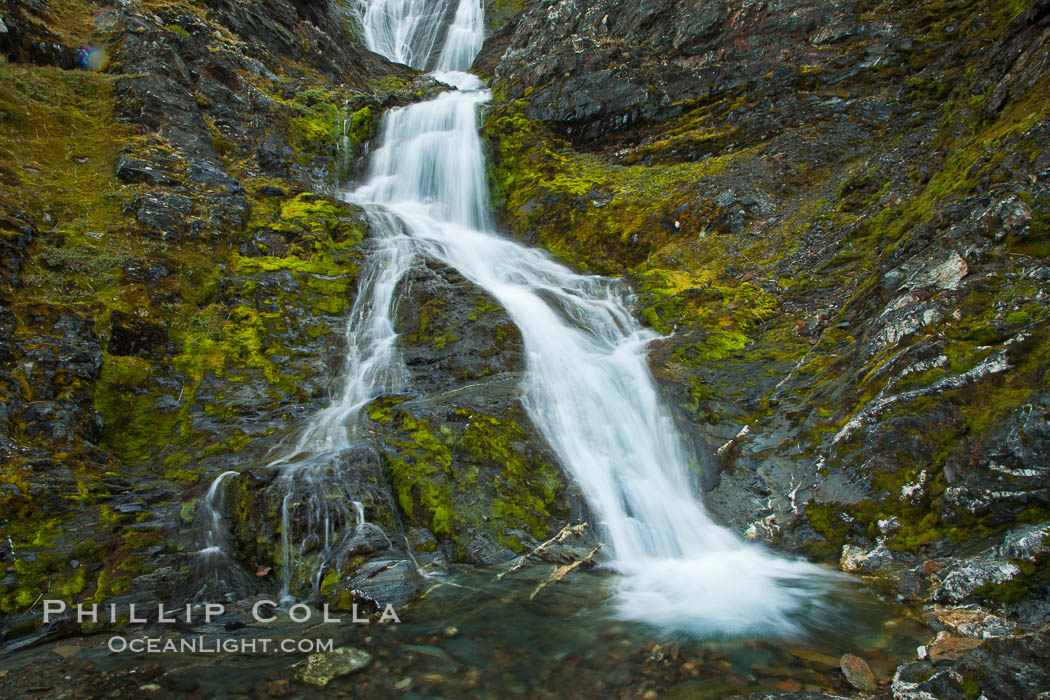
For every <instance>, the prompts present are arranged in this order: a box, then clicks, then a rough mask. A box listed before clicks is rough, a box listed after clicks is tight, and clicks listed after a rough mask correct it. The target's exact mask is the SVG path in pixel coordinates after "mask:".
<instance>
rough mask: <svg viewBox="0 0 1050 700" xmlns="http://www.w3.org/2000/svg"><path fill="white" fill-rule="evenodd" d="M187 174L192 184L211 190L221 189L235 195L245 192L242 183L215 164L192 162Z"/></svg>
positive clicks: (201, 161)
mask: <svg viewBox="0 0 1050 700" xmlns="http://www.w3.org/2000/svg"><path fill="white" fill-rule="evenodd" d="M187 174H188V175H189V178H190V181H191V182H196V183H198V184H202V185H205V186H206V187H209V188H221V189H224V190H226V191H227V192H232V193H235V194H241V193H243V192H244V188H243V187H241V183H239V182H237V181H236V180H234V179H233V178H232V177H230V176H229V175H228V174H226V171H224V170H223V169H222V168H220V167H219V166H217V165H216V164H215V163H212V162H209V161H206V160H192V161H190V165H189V170H188V173H187Z"/></svg>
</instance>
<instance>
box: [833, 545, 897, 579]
mask: <svg viewBox="0 0 1050 700" xmlns="http://www.w3.org/2000/svg"><path fill="white" fill-rule="evenodd" d="M895 566H900V564H898V563H897V561H896V559H895V557H894V555H893V552H891V551H890V550H889V549H888V548H887V547H886V542H885V539H883V540H882V541H880V542H879V543H878V545H877V546H876V547H875V548H874V549H871V550H868V549H865V548H863V547H857V546H854V545H849V544H847V545H843V547H842V557H841V559H840V560H839V568H841V569H842V570H843V571H849V572H859V573H867V574H872V573H876V572H878V571H883V570H886V569H891V568H894V567H895Z"/></svg>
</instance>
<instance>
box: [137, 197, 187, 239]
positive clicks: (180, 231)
mask: <svg viewBox="0 0 1050 700" xmlns="http://www.w3.org/2000/svg"><path fill="white" fill-rule="evenodd" d="M193 207H194V205H193V199H191V197H190V196H189V192H187V191H185V190H181V189H180V190H175V191H173V192H165V191H160V190H157V191H153V192H148V193H145V194H137V195H135V197H134V198H133V199H132V200H131V201H130V202H127V203H126V204H125V211H133V212H135V218H136V220H138V222H139V224H140V225H141V226H142V227H143V228H144V229H145V230H146V231H147V232H149V233H152V234H155V235H159V236H160V237H161V238H165V239H174V240H178V239H179V238H181V237H183V236H184V235H186V233H187V232H188V231H189V229H190V226H189V222H188V221H187V219H188V217H189V216H190V214H191V213H192V212H193Z"/></svg>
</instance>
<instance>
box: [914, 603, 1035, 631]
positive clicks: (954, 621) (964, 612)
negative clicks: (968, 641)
mask: <svg viewBox="0 0 1050 700" xmlns="http://www.w3.org/2000/svg"><path fill="white" fill-rule="evenodd" d="M932 615H933V616H934V617H936V619H937V620H938V621H939V622H940V623H941V624H943V625H945V626H947V627H948V628H949V629H951V630H952V631H954V632H956V633H957V634H960V635H962V636H964V637H971V638H974V639H991V638H992V637H1003V636H1009V635H1011V634H1013V632H1014V630H1015V628H1016V626H1017V625H1016V624H1015V623H1013V622H1010V621H1009V620H1006V619H1005V618H1002V617H1000V616H998V615H996V614H994V613H991V612H989V611H987V610H983V609H981V608H979V607H977V606H972V605H970V606H962V607H946V606H941V605H935V606H934V607H933V610H932Z"/></svg>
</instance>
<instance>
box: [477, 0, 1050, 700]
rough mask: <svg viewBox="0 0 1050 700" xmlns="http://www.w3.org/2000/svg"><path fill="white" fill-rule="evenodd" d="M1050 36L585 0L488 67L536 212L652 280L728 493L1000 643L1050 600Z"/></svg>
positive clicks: (521, 230) (494, 139)
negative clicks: (1000, 628) (997, 629)
mask: <svg viewBox="0 0 1050 700" xmlns="http://www.w3.org/2000/svg"><path fill="white" fill-rule="evenodd" d="M1048 47H1050V5H1047V3H1045V2H1027V3H1026V2H985V3H959V2H920V3H897V2H850V1H846V2H821V1H819V0H799V1H797V2H794V1H793V2H787V3H765V2H753V3H729V2H718V1H714V2H711V1H703V2H661V1H660V0H656V1H650V0H638V1H635V2H626V3H620V2H617V3H612V2H601V1H596V2H573V1H571V0H565V1H561V2H553V1H551V2H534V3H531V4H530V5H529V6H528V8H527V10H526V11H525V12H524V13H523V14H522V15H520V16H519V17H517V18H516V19H515V21H514V24H513V26H511V27H508V28H505V29H504V30H503V31H502V32H500V33H499V34H497V35H496V36H495V37H494V39H493V41H492V42H491V43H490V45H489V47H488V49H487V51H486V52H484V53H483V55H482V56H481V57H480V58H479V62H478V65H477V70H479V71H482V72H484V73H486V74H487V75H489V76H490V77H491V79H492V83H493V87H494V90H495V93H496V95H497V100H498V102H497V104H495V105H494V106H493V108H492V110H491V111H490V113H489V115H488V118H487V127H486V129H487V132H486V133H487V138H488V141H489V143H490V146H491V149H492V162H493V166H492V174H491V181H492V186H493V191H494V192H495V194H496V197H497V201H498V202H499V204H500V205H501V208H502V213H503V218H504V222H505V225H506V227H507V229H508V230H509V231H510V232H512V233H513V234H514V235H516V236H519V237H521V238H522V239H523V240H525V241H527V242H530V243H534V244H536V245H541V246H543V247H545V248H547V249H548V250H550V251H552V252H553V253H554V254H555V255H557V256H559V257H560V258H562V259H564V260H565V261H567V262H568V263H569V264H571V265H574V266H576V267H578V268H581V269H588V270H592V271H595V272H599V273H603V274H615V275H626V276H627V277H628V279H630V280H631V281H632V283H633V284H634V286H635V288H636V289H637V291H638V309H639V313H640V314H641V315H642V316H643V317H644V318H645V319H646V320H647V321H648V322H649V323H650V324H651V325H652V326H653V327H654V328H656V329H657V330H659V331H660V332H661V333H663V334H664V338H663V339H662V340H661V341H660V342H659V343H658V345H657V347H656V349H655V352H654V354H653V371H654V372H655V373H656V374H657V375H658V377H659V378H660V379H661V380H662V382H663V384H664V386H665V389H666V392H667V395H668V397H669V398H670V400H671V402H672V403H673V404H674V405H675V406H676V407H677V412H678V419H679V421H680V424H681V426H682V430H683V432H684V433H686V434H688V435H690V436H693V437H694V439H695V440H696V442H697V443H698V445H699V453H700V454H711V455H715V456H716V457H715V459H713V460H712V461H711V462H710V463H708V464H701V465H698V470H700V471H702V477H701V479H702V483H703V485H704V489H705V502H706V503H707V505H708V507H709V509H711V510H712V511H713V512H714V513H716V514H717V515H718V516H719V517H720V519H721V520H722V521H723V522H726V523H728V524H730V525H731V526H733V527H735V528H736V529H737V530H738V531H739V532H741V533H742V534H744V535H745V536H746V537H749V538H753V539H758V540H764V541H768V542H771V543H773V544H774V546H777V547H786V548H790V549H794V550H796V551H799V552H803V553H806V554H807V555H809V556H811V557H816V558H821V559H827V560H829V561H831V562H834V563H836V564H839V565H841V567H842V568H843V569H845V570H847V571H852V572H856V573H860V574H862V575H866V576H871V577H877V578H878V579H880V580H882V581H885V582H886V583H887V585H889V586H891V587H892V589H893V590H894V592H895V594H896V595H897V596H898V597H899V598H900V599H902V600H911V601H919V602H924V603H926V604H928V605H929V607H927V608H926V616H927V619H928V621H929V622H930V623H931V624H932V625H933V626H934V627H935V628H937V629H942V630H948V631H950V632H951V634H962V635H964V636H971V637H977V638H981V637H982V635H984V636H998V633H994V632H990V631H989V629H990V626H993V624H994V622H996V621H998V620H1000V619H1003V618H1005V619H1008V620H1010V623H1009V625H1008V626H1013V625H1016V626H1017V627H1016V630H1017V632H1018V633H1020V632H1025V633H1031V634H1039V632H1038V630H1040V629H1041V628H1042V627H1043V626H1044V625H1046V623H1047V621H1048V617H1047V615H1048V614H1050V609H1048V608H1047V607H1046V605H1045V594H1046V591H1047V580H1048V574H1047V572H1048V569H1047V558H1048V553H1050V550H1048V549H1047V543H1046V541H1045V538H1046V536H1047V532H1048V530H1047V524H1048V519H1050V510H1048V506H1050V501H1048V495H1050V491H1048V487H1050V474H1048V472H1047V470H1046V461H1047V449H1048V446H1050V423H1048V418H1050V415H1048V407H1050V403H1048V393H1047V390H1048V387H1050V374H1048V369H1050V362H1048V353H1047V350H1048V347H1050V346H1048V342H1050V330H1048V326H1047V311H1046V308H1047V307H1046V300H1047V294H1048V291H1050V289H1048V286H1047V283H1048V279H1050V268H1048V267H1047V265H1046V255H1047V253H1048V251H1050V248H1048V247H1047V246H1048V239H1047V235H1048V228H1047V222H1048V218H1047V217H1048V215H1050V209H1048V207H1050V189H1048V185H1050V183H1048V174H1050V170H1048V168H1050V139H1048V136H1050V122H1048V120H1047V116H1048V114H1047V106H1046V104H1045V99H1044V96H1045V94H1046V91H1047V87H1048V84H1050V83H1048V80H1050V75H1048V69H1050V65H1048V55H1050V54H1048V53H1047V50H1048ZM1019 543H1020V544H1019ZM933 604H936V606H934V605H933ZM956 606H965V610H966V611H968V612H967V613H966V615H969V616H970V617H971V618H974V619H977V620H988V621H990V622H989V623H988V624H984V623H981V622H978V623H976V624H975V625H973V626H971V627H969V628H967V629H965V630H961V629H960V626H959V625H958V619H957V618H956V617H954V615H956V613H955V612H953V610H956V609H958V608H956ZM997 616H1001V617H997ZM1042 634H1044V635H1045V633H1042ZM1034 643H1035V642H1033V644H1034ZM923 663H926V662H923ZM923 668H924V671H923V673H922V674H921V675H922V676H923V677H922V679H921V680H922V681H923V682H922V683H914V684H912V685H914V687H911V689H910V690H908V691H907V692H905V691H904V690H901V693H904V695H903V696H904V697H913V696H914V697H919V695H918V693H920V692H930V693H932V694H933V695H934V696H937V697H954V695H953V693H958V692H965V693H970V692H971V691H972V690H973V689H974V688H976V687H977V686H974V685H972V683H973V682H976V681H974V676H973V674H972V673H971V675H969V676H967V675H965V674H959V673H956V674H955V675H953V676H951V679H949V675H948V672H947V671H944V670H943V669H942V668H941V667H938V668H937V669H934V668H933V667H930V666H928V665H927V666H924V667H923ZM935 670H936V672H935ZM978 675H980V674H978ZM994 675H995V674H991V676H994ZM927 678H929V680H927ZM981 678H982V679H985V680H987V681H988V686H987V688H988V689H989V692H990V693H993V694H994V693H995V692H1002V693H1005V695H1004V697H1005V696H1011V694H1012V693H1018V694H1019V695H1023V694H1025V693H1028V692H1032V687H1028V688H1027V689H1025V688H1023V687H1022V686H1023V685H1024V682H1023V681H1018V682H1019V683H1020V685H1018V686H1010V684H1009V683H1007V686H1009V687H1011V688H1012V690H1010V691H1007V690H1004V689H1001V688H1000V689H998V690H996V688H997V686H996V683H1003V682H1005V681H1004V679H1003V678H997V679H989V678H990V676H987V675H985V676H981ZM982 682H983V681H982ZM967 684H970V685H967ZM907 685H908V684H907V683H904V682H903V681H902V685H901V688H906V686H907ZM894 687H895V689H897V685H896V684H895V686H894ZM981 687H985V686H981ZM907 693H915V695H908V694H907ZM900 696H901V695H899V697H900ZM972 696H973V695H971V697H972ZM989 697H991V694H990V695H989Z"/></svg>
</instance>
